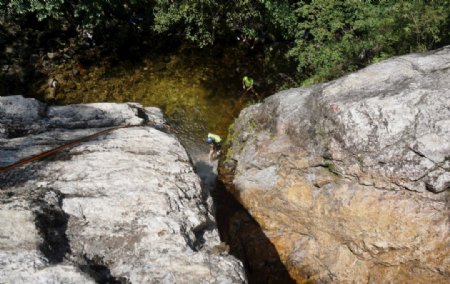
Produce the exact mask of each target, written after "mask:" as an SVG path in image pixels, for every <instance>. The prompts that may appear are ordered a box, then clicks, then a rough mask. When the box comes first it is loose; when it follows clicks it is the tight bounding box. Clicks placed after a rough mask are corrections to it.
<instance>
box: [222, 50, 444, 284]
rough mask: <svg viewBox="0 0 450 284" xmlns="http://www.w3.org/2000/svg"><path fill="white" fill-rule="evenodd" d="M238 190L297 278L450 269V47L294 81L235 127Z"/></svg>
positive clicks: (392, 277) (365, 278)
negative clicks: (333, 76) (296, 84)
mask: <svg viewBox="0 0 450 284" xmlns="http://www.w3.org/2000/svg"><path fill="white" fill-rule="evenodd" d="M230 139H231V148H230V152H229V157H230V159H229V161H228V162H227V165H230V164H233V163H234V166H235V168H234V172H235V176H234V180H233V183H234V186H235V189H236V195H237V196H238V197H239V199H240V200H241V202H242V203H243V205H244V206H245V207H246V208H248V210H249V212H250V213H251V214H252V215H253V216H254V217H255V218H256V220H257V221H258V222H259V223H260V224H261V226H262V228H263V230H264V231H265V233H266V234H267V236H268V237H269V239H270V240H271V241H272V242H273V243H274V245H275V246H276V248H277V249H278V251H279V253H280V256H281V258H282V261H283V262H284V263H285V265H286V266H287V268H288V270H289V271H290V273H291V275H292V276H293V277H295V278H296V279H302V277H307V278H310V279H314V280H317V281H319V282H333V283H351V282H352V281H355V283H367V282H369V283H448V282H449V281H450V245H449V244H450V229H449V226H450V224H449V213H450V211H449V210H450V209H449V207H450V206H449V189H450V48H449V47H447V48H443V49H440V50H437V51H434V52H430V53H427V54H411V55H407V56H402V57H397V58H393V59H390V60H387V61H384V62H381V63H378V64H374V65H372V66H369V67H367V68H365V69H363V70H361V71H359V72H356V73H353V74H350V75H347V76H345V77H342V78H340V79H337V80H335V81H332V82H329V83H326V84H321V85H315V86H312V87H308V88H299V89H291V90H287V91H283V92H280V93H278V94H276V95H274V96H271V97H269V98H267V99H266V100H265V101H264V102H263V103H261V104H257V105H254V106H251V107H249V108H247V109H245V110H244V111H243V112H242V113H241V114H240V116H239V118H238V119H237V121H236V122H235V125H234V128H233V129H231V132H230Z"/></svg>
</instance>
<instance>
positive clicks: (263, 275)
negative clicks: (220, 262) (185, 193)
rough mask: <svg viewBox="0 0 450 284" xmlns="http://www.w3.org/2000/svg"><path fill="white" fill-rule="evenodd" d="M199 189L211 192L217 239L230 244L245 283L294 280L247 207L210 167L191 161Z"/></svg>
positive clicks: (200, 162)
mask: <svg viewBox="0 0 450 284" xmlns="http://www.w3.org/2000/svg"><path fill="white" fill-rule="evenodd" d="M195 170H196V172H197V174H198V175H199V176H200V178H201V180H202V189H203V191H204V192H207V194H211V196H212V199H213V202H214V215H215V218H216V224H217V227H218V230H219V234H220V239H221V240H222V241H223V242H225V243H227V244H228V245H229V246H230V254H232V255H233V256H235V257H236V258H238V259H239V260H241V261H242V263H243V264H244V267H245V272H246V275H247V279H248V282H249V283H258V284H259V283H295V281H294V280H293V279H292V278H291V277H290V275H289V273H288V271H287V270H286V267H285V266H284V265H283V263H282V262H281V261H280V256H279V255H278V252H277V251H276V249H275V247H274V246H273V244H272V243H271V242H270V240H269V239H268V238H267V237H266V235H265V234H264V232H263V231H262V229H261V227H260V226H259V224H258V223H257V222H256V221H255V220H254V219H253V218H252V216H251V215H250V214H249V213H248V212H247V210H246V209H245V208H244V207H243V206H242V205H241V204H240V203H239V202H238V201H237V200H236V199H235V198H234V196H233V195H232V194H230V193H229V192H228V191H227V190H226V188H225V185H224V184H223V182H222V181H220V180H218V179H217V175H216V174H215V173H214V171H213V167H212V166H211V165H210V164H207V163H205V162H203V161H199V162H196V163H195Z"/></svg>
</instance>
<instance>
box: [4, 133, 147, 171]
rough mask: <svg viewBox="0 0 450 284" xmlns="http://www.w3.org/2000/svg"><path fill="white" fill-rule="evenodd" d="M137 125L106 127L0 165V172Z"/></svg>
mask: <svg viewBox="0 0 450 284" xmlns="http://www.w3.org/2000/svg"><path fill="white" fill-rule="evenodd" d="M137 126H142V125H126V126H118V127H111V128H108V129H105V130H102V131H99V132H97V133H94V134H92V135H89V136H85V137H82V138H80V139H76V140H73V141H71V142H69V143H66V144H63V145H61V146H58V147H56V148H53V149H50V150H48V151H45V152H42V153H39V154H37V155H34V156H31V157H28V158H25V159H22V160H20V161H18V162H15V163H13V164H11V165H8V166H6V167H0V173H5V172H8V171H11V170H13V169H15V168H18V167H21V166H23V165H26V164H29V163H32V162H34V161H39V160H42V159H44V158H47V157H49V156H52V155H54V154H56V153H59V152H61V151H62V150H65V149H67V148H70V147H73V146H75V145H78V144H81V143H83V142H86V141H88V140H91V139H94V138H96V137H99V136H101V135H104V134H107V133H110V132H113V131H115V130H118V129H121V128H130V127H137Z"/></svg>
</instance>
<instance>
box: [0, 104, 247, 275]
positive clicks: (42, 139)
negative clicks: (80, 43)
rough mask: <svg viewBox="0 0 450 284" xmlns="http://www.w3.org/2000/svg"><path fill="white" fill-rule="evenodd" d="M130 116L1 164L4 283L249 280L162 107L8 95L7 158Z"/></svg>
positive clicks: (2, 156)
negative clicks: (54, 102) (48, 101)
mask: <svg viewBox="0 0 450 284" xmlns="http://www.w3.org/2000/svg"><path fill="white" fill-rule="evenodd" d="M125 125H127V126H134V127H129V128H120V129H117V130H115V131H112V132H109V133H106V134H104V135H101V136H98V137H96V138H95V139H91V140H89V141H85V142H83V143H81V144H78V145H76V146H74V147H71V148H69V149H66V150H64V151H62V152H60V153H58V154H56V155H54V156H52V157H50V158H48V159H45V160H43V161H39V162H34V163H32V164H28V165H26V166H22V167H20V168H16V169H12V170H11V171H8V172H3V173H0V189H1V190H0V194H1V202H0V225H1V226H0V257H1V260H0V282H1V283H31V282H32V283H243V282H245V281H246V280H245V276H244V274H243V267H242V264H241V263H240V262H239V261H237V260H236V259H235V258H233V257H232V256H229V255H227V252H226V251H223V250H220V249H217V248H220V247H222V246H223V245H221V243H220V240H219V237H218V233H217V229H216V225H215V221H214V219H213V217H212V215H211V213H210V212H209V211H208V204H210V200H209V199H210V197H209V195H208V193H207V192H202V189H201V187H200V181H199V178H198V176H197V175H196V174H195V173H194V172H193V168H192V165H191V162H190V160H189V157H188V155H187V154H186V151H185V150H184V149H183V147H182V146H181V144H180V143H179V141H178V140H177V139H176V138H175V137H174V136H173V135H171V134H167V133H165V132H162V131H160V129H164V127H165V126H164V122H163V117H162V113H161V111H160V110H158V109H155V108H143V107H142V106H140V105H138V104H107V103H104V104H103V103H101V104H86V105H70V106H47V105H44V104H42V103H39V102H38V101H35V100H33V99H25V98H22V97H18V96H16V97H5V98H0V129H2V136H1V138H0V143H1V148H0V166H2V167H4V166H6V165H9V164H11V163H13V162H16V161H18V160H21V159H23V158H25V157H29V156H32V155H35V154H38V153H40V152H42V151H45V150H48V149H51V148H54V147H56V146H58V145H61V144H64V143H67V142H69V141H72V140H74V139H78V138H81V137H85V136H87V135H90V134H93V133H97V132H99V131H101V130H103V129H105V128H109V127H115V126H125Z"/></svg>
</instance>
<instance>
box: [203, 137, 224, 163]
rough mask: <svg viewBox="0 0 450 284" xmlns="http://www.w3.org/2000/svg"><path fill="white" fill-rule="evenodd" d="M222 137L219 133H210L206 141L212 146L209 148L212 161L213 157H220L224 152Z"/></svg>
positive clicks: (210, 160)
mask: <svg viewBox="0 0 450 284" xmlns="http://www.w3.org/2000/svg"><path fill="white" fill-rule="evenodd" d="M221 142H222V138H220V136H219V135H216V134H213V133H208V139H206V143H208V144H209V145H210V146H211V148H210V150H209V162H212V160H213V159H215V158H217V157H219V155H220V154H221V153H222V145H221V144H220V143H221Z"/></svg>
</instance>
